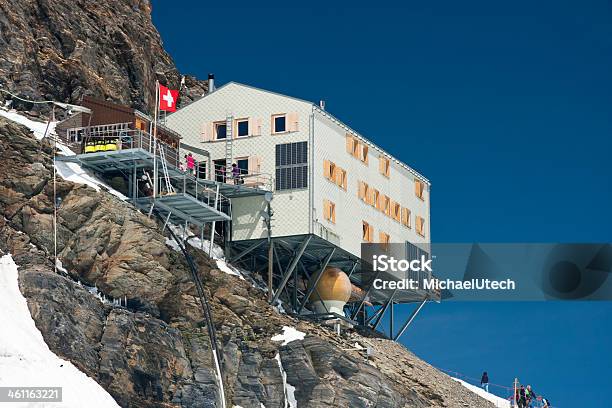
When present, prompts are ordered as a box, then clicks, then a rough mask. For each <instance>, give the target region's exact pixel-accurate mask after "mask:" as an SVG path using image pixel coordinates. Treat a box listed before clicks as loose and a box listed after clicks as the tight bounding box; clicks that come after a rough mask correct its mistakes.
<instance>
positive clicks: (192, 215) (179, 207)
mask: <svg viewBox="0 0 612 408" xmlns="http://www.w3.org/2000/svg"><path fill="white" fill-rule="evenodd" d="M131 201H132V202H133V203H134V205H135V206H136V207H138V208H140V209H142V210H144V211H145V212H146V211H149V210H150V209H151V206H152V205H153V203H155V208H156V209H157V211H158V212H159V213H160V215H161V216H162V217H164V218H166V219H168V221H170V222H173V223H175V224H180V223H181V222H185V221H187V222H189V223H191V224H195V225H198V226H199V227H203V226H204V224H205V223H207V222H213V221H229V220H230V216H229V215H227V214H225V213H223V212H221V211H219V210H216V209H215V208H213V206H212V205H214V204H212V203H211V205H210V206H209V205H204V203H203V202H202V201H199V200H196V199H195V198H194V197H192V196H190V195H189V194H184V193H178V194H173V195H165V196H160V197H156V198H155V199H154V198H153V197H140V198H137V199H136V200H131ZM168 216H169V218H168Z"/></svg>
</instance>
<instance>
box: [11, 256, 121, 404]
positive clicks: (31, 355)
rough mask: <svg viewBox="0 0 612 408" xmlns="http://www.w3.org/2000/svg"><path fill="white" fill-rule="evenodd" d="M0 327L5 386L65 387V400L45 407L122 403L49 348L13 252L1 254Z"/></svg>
mask: <svg viewBox="0 0 612 408" xmlns="http://www.w3.org/2000/svg"><path fill="white" fill-rule="evenodd" d="M0 327H1V328H2V329H1V330H0V386H1V387H8V386H20V387H36V386H38V387H52V386H53V387H62V388H63V391H62V392H63V402H61V403H59V402H58V403H45V404H44V406H45V407H62V408H64V407H66V408H68V407H75V408H77V407H85V406H86V407H118V405H117V403H116V402H115V401H114V400H113V398H112V397H111V396H110V395H109V394H108V393H107V392H106V391H105V390H104V389H103V388H102V387H100V385H99V384H98V383H96V382H95V381H94V380H93V379H91V378H90V377H88V376H87V375H85V374H84V373H82V372H81V371H79V370H78V369H77V368H76V367H75V366H74V365H72V363H70V362H69V361H65V360H62V359H61V358H59V357H58V356H56V355H55V354H53V352H51V350H49V347H48V346H47V344H46V343H45V341H44V339H43V337H42V334H41V333H40V331H38V329H37V328H36V326H35V324H34V320H33V319H32V317H31V316H30V311H29V309H28V305H27V303H26V299H25V298H24V297H23V295H22V294H21V292H20V291H19V286H18V283H17V265H15V262H14V261H13V258H12V257H11V255H5V256H3V257H2V258H0ZM0 405H1V404H0ZM18 405H19V406H20V407H41V406H43V405H42V404H39V403H19V404H18ZM7 406H8V405H7Z"/></svg>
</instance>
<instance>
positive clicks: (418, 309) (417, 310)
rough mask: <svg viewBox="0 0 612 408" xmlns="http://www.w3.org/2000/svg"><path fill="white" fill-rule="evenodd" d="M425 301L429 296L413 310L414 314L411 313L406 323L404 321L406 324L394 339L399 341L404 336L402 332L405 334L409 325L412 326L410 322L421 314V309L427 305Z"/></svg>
mask: <svg viewBox="0 0 612 408" xmlns="http://www.w3.org/2000/svg"><path fill="white" fill-rule="evenodd" d="M425 302H427V297H425V299H423V301H422V302H421V303H420V304H419V306H418V307H417V308H416V309H414V311H413V312H412V314H411V315H410V317H409V318H408V320H406V323H404V325H403V326H402V328H401V329H400V331H399V332H398V333H397V335H396V336H395V337H393V340H394V341H397V340H398V339H399V338H400V337H401V336H402V334H404V332H405V331H406V329H407V328H408V326H410V323H412V321H413V320H414V318H415V317H416V316H417V314H419V312H420V311H421V309H422V308H423V306H424V305H425Z"/></svg>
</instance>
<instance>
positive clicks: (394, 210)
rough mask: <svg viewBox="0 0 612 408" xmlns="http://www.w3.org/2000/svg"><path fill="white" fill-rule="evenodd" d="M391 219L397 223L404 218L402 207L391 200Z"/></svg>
mask: <svg viewBox="0 0 612 408" xmlns="http://www.w3.org/2000/svg"><path fill="white" fill-rule="evenodd" d="M390 215H391V218H393V219H394V220H395V221H400V220H401V217H402V207H401V206H400V204H399V203H397V202H395V201H393V200H391V214H390Z"/></svg>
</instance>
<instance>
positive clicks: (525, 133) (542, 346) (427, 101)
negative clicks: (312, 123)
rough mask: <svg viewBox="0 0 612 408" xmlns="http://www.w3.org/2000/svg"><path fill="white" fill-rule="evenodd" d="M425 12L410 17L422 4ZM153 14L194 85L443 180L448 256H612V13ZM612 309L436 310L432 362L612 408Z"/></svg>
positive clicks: (237, 10) (478, 8)
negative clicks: (309, 111) (575, 249)
mask: <svg viewBox="0 0 612 408" xmlns="http://www.w3.org/2000/svg"><path fill="white" fill-rule="evenodd" d="M404 3H409V4H404ZM375 4H376V6H375V7H374V6H372V3H371V2H370V3H369V4H366V3H360V2H341V1H338V2H329V1H327V2H321V1H317V0H313V1H310V2H306V3H300V4H299V5H292V4H291V3H290V2H268V3H265V4H261V2H257V3H253V2H243V1H239V0H237V1H234V2H231V3H229V4H227V3H225V2H214V3H213V2H199V1H181V2H180V3H179V2H162V1H153V20H154V22H155V24H156V25H157V27H158V29H159V31H160V33H161V35H162V39H163V41H164V44H165V46H166V49H167V50H168V51H169V52H170V54H171V55H172V56H173V58H174V59H175V61H176V63H177V65H178V67H179V69H180V70H181V71H183V72H185V73H190V74H194V75H196V76H198V77H201V78H205V77H206V74H207V73H208V72H214V73H215V74H216V78H217V82H218V83H219V84H222V83H225V82H228V81H232V80H234V81H238V82H243V83H247V84H251V85H254V86H258V87H262V88H266V89H270V90H274V91H279V92H281V93H285V94H289V95H293V96H297V97H300V98H303V99H308V100H312V101H318V100H320V99H325V100H326V102H327V109H328V110H329V111H330V112H332V113H333V114H334V115H335V116H337V117H339V118H340V119H342V120H344V121H345V122H347V123H349V124H350V125H351V126H352V127H353V128H355V129H357V130H359V131H360V132H361V133H362V134H364V135H366V136H367V137H369V138H371V139H372V140H373V141H375V142H376V143H377V144H379V145H380V146H382V147H383V148H385V149H386V150H388V151H390V152H392V153H393V154H394V155H395V156H397V157H398V158H400V159H402V160H404V161H405V162H407V163H408V164H410V165H411V166H413V167H414V168H416V169H417V170H419V171H420V172H422V173H423V174H424V175H426V176H427V177H428V178H429V179H430V180H431V181H432V192H431V212H432V223H431V228H432V240H433V241H438V242H580V241H586V242H596V241H601V242H612V212H611V211H610V208H611V207H612V206H611V203H612V164H611V163H612V162H611V161H610V152H611V151H612V76H611V75H610V72H612V4H611V3H610V2H607V1H603V0H602V1H584V2H566V1H539V2H527V1H517V2H512V3H499V2H490V1H474V2H455V1H437V2H425V1H416V2H397V3H391V2H385V1H379V2H376V3H375ZM611 316H612V304H611V303H608V302H605V303H604V302H602V303H557V302H549V303H494V304H484V303H463V304H459V303H447V304H441V305H434V304H432V305H427V307H425V308H424V309H423V312H422V314H421V315H420V316H419V317H418V319H417V320H416V321H415V322H414V324H413V326H412V327H411V329H410V330H409V331H408V332H407V333H406V335H405V337H404V339H403V341H404V342H405V344H406V345H407V346H408V347H409V348H410V349H411V350H413V351H414V352H415V353H417V354H418V355H419V356H421V357H422V358H424V359H425V360H427V361H429V362H431V363H432V364H434V365H436V366H439V367H442V368H446V369H451V370H455V371H459V372H462V373H464V374H466V375H469V376H472V377H478V376H479V375H480V373H481V371H482V370H487V371H489V373H490V375H491V381H492V382H495V383H502V384H509V383H511V381H512V378H513V377H514V376H518V377H519V378H520V379H521V381H523V382H525V383H531V384H532V385H533V386H534V388H535V389H536V391H538V392H540V393H543V394H545V395H548V396H549V397H550V398H551V399H552V401H553V402H554V403H555V406H558V407H562V408H565V407H578V406H589V407H604V406H609V405H610V403H609V399H610V397H609V396H606V395H605V394H604V393H605V391H606V389H610V388H611V386H612V376H611V375H610V374H611V373H610V368H609V367H611V366H612V354H611V353H610V348H609V345H610V342H611V341H612V324H611V323H612V321H611V320H612V318H611Z"/></svg>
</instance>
